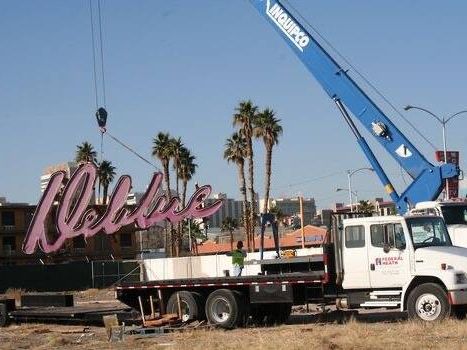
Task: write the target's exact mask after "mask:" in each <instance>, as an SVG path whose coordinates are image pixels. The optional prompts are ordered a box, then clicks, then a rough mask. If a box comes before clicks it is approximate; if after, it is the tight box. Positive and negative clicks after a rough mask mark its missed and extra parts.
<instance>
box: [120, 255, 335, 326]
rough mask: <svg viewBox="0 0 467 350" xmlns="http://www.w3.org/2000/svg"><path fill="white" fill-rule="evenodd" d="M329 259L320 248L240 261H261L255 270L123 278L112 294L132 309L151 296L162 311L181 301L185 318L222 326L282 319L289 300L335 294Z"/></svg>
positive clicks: (170, 310) (312, 299)
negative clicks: (249, 272) (284, 256)
mask: <svg viewBox="0 0 467 350" xmlns="http://www.w3.org/2000/svg"><path fill="white" fill-rule="evenodd" d="M329 261H330V259H329V257H328V254H325V253H323V254H315V255H310V256H299V257H293V258H288V259H267V260H262V261H259V260H251V261H248V262H245V264H250V265H260V266H261V273H260V274H257V275H247V276H239V277H233V276H222V277H196V278H182V279H164V280H152V281H144V282H128V283H125V282H123V283H120V284H119V285H118V286H116V294H117V298H118V299H119V300H120V301H121V302H123V303H125V304H127V305H129V306H132V307H133V308H135V309H141V307H142V308H143V309H145V310H148V309H149V307H152V306H153V305H152V306H151V302H153V301H154V300H156V301H157V304H158V305H157V306H158V308H159V310H160V312H161V313H176V312H177V310H178V309H179V307H178V303H181V304H182V305H181V308H182V309H183V313H184V316H185V318H188V319H204V318H205V317H207V318H208V320H209V321H210V322H211V323H214V324H217V325H220V326H223V327H226V328H232V327H235V326H237V325H239V324H241V323H242V322H244V320H245V319H247V318H249V317H250V316H252V317H253V318H255V319H257V320H258V321H259V320H260V319H261V318H263V319H265V318H266V317H268V318H269V321H270V322H272V321H277V322H279V321H284V320H285V319H287V317H288V316H289V314H290V311H291V306H292V305H294V304H304V303H305V302H318V301H319V302H324V298H327V297H328V298H331V299H334V298H335V295H336V294H335V291H336V288H335V286H333V285H332V283H330V278H329V273H328V271H330V270H329V267H328V265H329V264H328V262H329ZM151 300H152V301H151ZM140 302H141V304H140ZM235 310H237V311H236V312H235ZM234 314H235V315H234Z"/></svg>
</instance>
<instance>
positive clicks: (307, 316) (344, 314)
mask: <svg viewBox="0 0 467 350" xmlns="http://www.w3.org/2000/svg"><path fill="white" fill-rule="evenodd" d="M350 320H355V321H358V322H362V323H376V322H399V321H404V320H407V314H406V313H405V312H399V311H387V310H383V311H380V310H376V311H375V310H372V311H363V312H360V313H359V312H358V311H343V310H334V311H328V312H325V313H323V312H317V313H303V314H292V315H290V317H289V319H288V320H287V324H306V323H338V324H341V323H346V322H348V321H350Z"/></svg>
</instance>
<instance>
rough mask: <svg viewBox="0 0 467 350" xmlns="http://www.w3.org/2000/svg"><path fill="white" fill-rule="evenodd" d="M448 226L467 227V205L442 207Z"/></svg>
mask: <svg viewBox="0 0 467 350" xmlns="http://www.w3.org/2000/svg"><path fill="white" fill-rule="evenodd" d="M441 211H442V212H443V217H444V221H445V222H446V225H467V205H450V206H444V205H443V206H442V207H441Z"/></svg>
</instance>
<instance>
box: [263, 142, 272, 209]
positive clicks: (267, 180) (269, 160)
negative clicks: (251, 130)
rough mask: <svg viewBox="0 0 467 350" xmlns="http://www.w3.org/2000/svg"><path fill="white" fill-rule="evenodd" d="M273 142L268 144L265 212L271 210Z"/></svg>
mask: <svg viewBox="0 0 467 350" xmlns="http://www.w3.org/2000/svg"><path fill="white" fill-rule="evenodd" d="M271 163H272V144H266V164H265V168H266V174H265V176H266V179H265V180H266V181H265V188H264V209H263V211H264V213H267V212H268V211H269V190H270V189H271Z"/></svg>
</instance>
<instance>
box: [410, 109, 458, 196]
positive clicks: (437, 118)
mask: <svg viewBox="0 0 467 350" xmlns="http://www.w3.org/2000/svg"><path fill="white" fill-rule="evenodd" d="M410 109H418V110H420V111H422V112H425V113H427V114H429V115H431V116H432V117H433V118H435V119H436V120H437V121H438V122H439V123H440V124H441V127H442V130H443V153H444V163H445V164H446V163H447V162H448V151H447V146H446V124H447V123H448V122H449V121H450V120H451V119H452V118H454V117H456V116H458V115H459V114H463V113H467V110H462V111H459V112H457V113H454V114H452V115H450V116H449V117H447V118H445V117H444V116H443V117H442V118H440V117H439V116H437V115H436V114H434V113H433V112H431V111H429V110H428V109H426V108H422V107H417V106H411V105H408V106H405V107H404V110H406V111H408V110H410ZM444 198H445V199H449V179H446V191H445V196H444Z"/></svg>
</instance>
